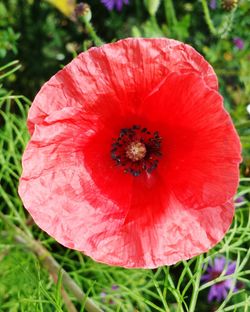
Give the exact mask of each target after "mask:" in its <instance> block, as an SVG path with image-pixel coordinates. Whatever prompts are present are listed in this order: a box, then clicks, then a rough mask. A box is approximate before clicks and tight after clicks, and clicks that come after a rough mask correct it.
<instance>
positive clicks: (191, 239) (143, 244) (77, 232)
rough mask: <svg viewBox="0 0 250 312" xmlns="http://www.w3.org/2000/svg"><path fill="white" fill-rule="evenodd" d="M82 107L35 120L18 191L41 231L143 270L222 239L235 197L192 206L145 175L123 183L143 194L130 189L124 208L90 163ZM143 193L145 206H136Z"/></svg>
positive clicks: (114, 262)
mask: <svg viewBox="0 0 250 312" xmlns="http://www.w3.org/2000/svg"><path fill="white" fill-rule="evenodd" d="M77 112H78V111H77V110H76V111H75V113H73V112H72V111H68V110H67V109H66V110H65V111H64V112H62V111H60V113H58V112H55V113H54V114H52V115H51V116H50V119H47V120H45V121H44V123H43V124H40V125H37V126H36V128H35V131H34V134H33V136H32V139H31V141H30V143H29V144H28V147H27V149H26V151H25V153H24V157H23V167H24V171H23V176H22V178H21V180H20V187H19V193H20V196H21V197H22V199H23V202H24V205H25V207H26V208H27V209H28V211H29V212H30V213H31V215H32V217H33V218H34V220H35V222H36V223H37V224H38V225H39V226H40V227H41V228H42V229H43V230H45V231H46V232H47V233H49V234H50V235H51V236H52V237H54V238H55V239H56V240H57V241H59V242H60V243H61V244H63V245H64V246H67V247H69V248H74V249H77V250H80V251H83V252H84V253H85V254H87V255H89V256H91V257H92V258H94V259H95V260H97V261H100V262H105V263H109V264H112V265H119V266H124V267H145V268H153V267H157V266H160V265H164V264H173V263H176V262H177V261H180V260H181V259H188V258H190V257H192V256H195V255H197V254H199V253H202V252H204V251H206V250H208V249H209V248H211V247H212V246H213V245H215V244H216V243H217V242H218V241H219V240H220V239H221V238H222V237H223V235H224V233H225V232H226V230H227V229H228V227H229V226H230V224H231V220H232V216H233V213H234V208H233V205H232V203H231V202H228V203H225V204H223V205H220V206H217V207H205V208H204V207H201V208H200V209H192V208H190V207H186V206H184V205H183V204H182V203H181V202H179V201H178V200H177V199H176V198H175V197H174V196H173V195H171V194H167V196H165V195H164V183H163V184H161V183H160V182H154V181H153V180H152V181H151V182H152V189H150V188H149V187H148V186H145V183H144V182H143V179H140V177H139V179H134V178H133V177H132V178H130V177H129V178H128V181H129V182H128V183H127V185H125V187H127V189H128V190H129V188H130V187H132V188H133V187H135V190H138V192H139V193H137V192H136V191H134V192H131V189H130V193H129V194H131V195H130V196H129V195H128V193H126V205H125V200H124V201H123V204H124V206H122V205H121V206H119V205H118V203H117V198H116V200H112V198H110V197H107V196H105V194H104V193H103V192H102V191H100V190H99V189H98V187H97V186H96V184H95V182H94V181H93V179H92V177H91V172H90V171H89V170H88V168H86V166H85V162H84V151H83V149H82V146H84V144H86V142H87V141H88V140H89V139H90V138H91V136H92V133H91V131H90V132H88V131H84V129H83V128H82V123H83V119H82V116H81V114H80V113H77ZM63 114H64V115H65V116H64V117H65V118H63ZM78 121H79V122H78ZM80 121H81V122H80ZM85 130H86V129H85ZM158 180H159V179H157V178H156V181H158ZM118 181H119V180H116V183H117V182H118ZM162 182H164V181H162ZM154 183H155V184H154ZM143 185H144V188H143V187H142V186H143ZM141 187H142V188H141ZM145 187H146V188H145ZM122 189H123V188H122ZM146 189H148V190H147V191H148V193H149V197H146V198H145V191H146ZM157 189H158V192H155V193H154V191H156V190H157ZM123 190H124V189H123ZM121 193H122V192H121ZM31 194H32V196H31ZM120 196H121V194H120ZM143 197H144V201H143V204H145V205H144V207H141V206H140V207H139V208H140V209H139V210H136V207H137V205H138V202H140V201H141V198H143ZM123 198H124V196H123ZM149 198H151V199H150V200H149ZM140 205H141V202H140ZM152 205H154V206H152ZM152 207H154V209H152ZM157 207H159V208H157ZM131 208H132V209H131ZM143 209H144V211H143ZM142 212H144V213H142Z"/></svg>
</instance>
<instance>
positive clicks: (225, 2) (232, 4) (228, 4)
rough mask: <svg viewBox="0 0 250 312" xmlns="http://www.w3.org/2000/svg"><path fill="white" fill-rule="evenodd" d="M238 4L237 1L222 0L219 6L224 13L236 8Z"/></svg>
mask: <svg viewBox="0 0 250 312" xmlns="http://www.w3.org/2000/svg"><path fill="white" fill-rule="evenodd" d="M238 2H239V1H238V0H222V1H221V6H222V8H223V9H224V10H225V11H228V12H229V11H232V10H233V9H234V8H236V6H237V4H238Z"/></svg>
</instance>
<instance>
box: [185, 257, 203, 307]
mask: <svg viewBox="0 0 250 312" xmlns="http://www.w3.org/2000/svg"><path fill="white" fill-rule="evenodd" d="M202 262H203V255H200V256H198V258H197V262H196V266H195V272H196V279H195V282H194V286H193V293H192V297H191V302H190V306H189V310H188V311H189V312H195V309H196V303H197V299H198V294H199V287H200V279H201V274H202Z"/></svg>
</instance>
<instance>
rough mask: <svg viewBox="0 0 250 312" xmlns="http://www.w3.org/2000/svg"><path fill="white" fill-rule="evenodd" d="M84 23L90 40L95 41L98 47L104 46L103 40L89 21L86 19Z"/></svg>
mask: <svg viewBox="0 0 250 312" xmlns="http://www.w3.org/2000/svg"><path fill="white" fill-rule="evenodd" d="M83 21H84V24H85V27H86V30H87V33H88V34H89V36H90V38H91V39H92V40H93V41H94V44H95V45H96V46H100V45H102V44H104V42H103V41H102V39H101V38H100V37H99V36H98V35H97V33H96V31H95V28H94V27H93V25H92V24H91V23H90V22H89V21H87V20H85V19H84V20H83Z"/></svg>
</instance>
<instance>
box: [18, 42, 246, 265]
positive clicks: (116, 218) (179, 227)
mask: <svg viewBox="0 0 250 312" xmlns="http://www.w3.org/2000/svg"><path fill="white" fill-rule="evenodd" d="M112 51H113V52H112ZM147 53H148V54H149V56H148V57H147ZM174 55H176V58H174ZM112 56H113V59H112ZM139 56H140V57H139ZM177 60H179V62H177ZM198 60H199V61H198ZM154 62H155V63H156V64H154ZM171 66H172V67H171ZM194 68H196V70H194ZM143 73H144V74H143ZM211 77H214V78H213V79H211ZM216 86H217V80H216V77H215V76H214V74H213V71H212V69H211V67H210V66H209V65H208V64H207V63H206V62H205V61H204V60H203V58H202V57H201V56H200V55H199V54H197V52H195V51H194V50H193V49H192V48H190V47H188V46H186V45H183V44H181V43H178V42H176V41H173V40H165V39H151V40H149V39H148V40H147V39H129V40H124V41H120V42H118V43H117V44H111V45H105V46H104V47H102V48H95V49H91V50H90V51H89V52H88V53H86V54H81V55H80V56H79V57H78V58H77V59H75V60H74V61H73V62H72V63H71V64H69V65H68V66H67V67H66V69H65V70H63V71H60V72H59V73H58V74H56V75H55V76H54V78H52V79H51V80H50V81H49V82H48V83H47V84H46V85H45V86H44V87H43V88H42V90H41V91H40V93H39V94H38V96H37V97H36V100H35V102H34V104H33V105H32V108H31V110H30V114H29V124H30V126H31V132H32V133H33V134H32V138H31V140H30V142H29V144H28V146H27V148H26V151H25V153H24V156H23V174H22V177H21V180H20V186H19V193H20V196H21V198H22V200H23V202H24V205H25V207H26V208H27V209H28V211H29V212H30V213H31V215H32V216H33V218H34V220H35V221H36V223H37V224H38V225H39V226H40V227H41V228H42V229H44V230H45V231H46V232H48V233H49V234H50V235H51V236H53V237H54V238H55V239H56V240H57V241H59V242H60V243H62V244H63V245H65V246H67V247H70V248H74V249H77V250H80V251H83V252H84V253H85V254H87V255H89V256H91V257H92V258H94V259H96V260H97V261H100V262H105V263H109V264H113V265H120V266H124V267H145V268H146V267H148V268H151V267H157V266H160V265H165V264H173V263H175V262H177V261H179V260H182V259H188V258H190V257H192V256H195V255H197V254H199V253H202V252H204V251H207V250H208V249H209V248H211V247H212V246H213V245H214V244H216V243H217V242H218V241H219V240H220V239H221V238H222V237H223V235H224V234H225V232H226V231H227V229H228V227H229V226H230V224H231V220H232V216H233V212H234V209H233V205H232V200H231V199H232V197H233V195H234V193H235V191H236V187H237V184H238V163H239V162H240V144H239V139H238V136H237V134H236V132H235V130H234V128H233V125H232V122H231V120H230V117H229V116H228V114H227V113H226V112H225V110H224V109H223V106H222V98H221V97H220V95H219V94H218V93H217V91H216ZM133 124H139V125H141V126H143V127H147V128H148V129H149V130H151V131H159V133H160V135H161V137H162V157H161V159H160V162H159V165H158V167H157V168H156V169H155V170H154V171H153V172H152V174H147V173H145V172H144V173H143V174H141V175H140V176H139V177H133V176H132V175H131V174H125V173H124V171H123V169H122V168H121V167H120V166H117V165H116V163H115V162H114V161H113V160H112V159H111V157H110V148H111V144H112V139H114V138H117V136H118V135H119V132H120V130H121V128H124V127H131V126H132V125H133Z"/></svg>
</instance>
